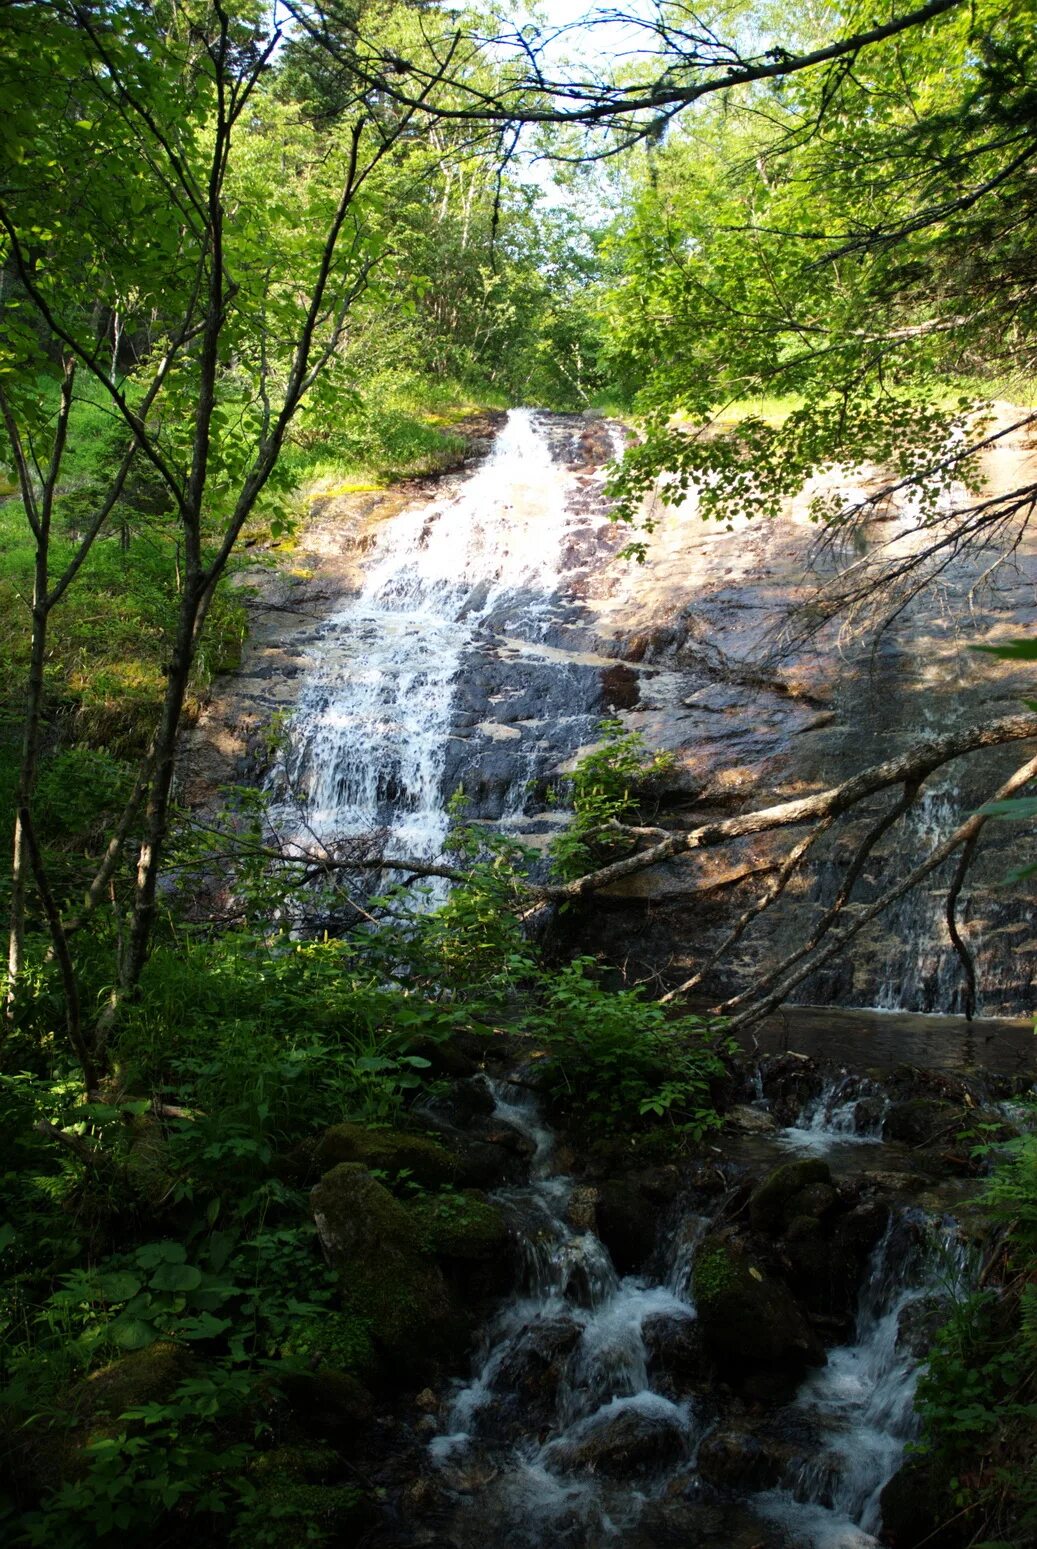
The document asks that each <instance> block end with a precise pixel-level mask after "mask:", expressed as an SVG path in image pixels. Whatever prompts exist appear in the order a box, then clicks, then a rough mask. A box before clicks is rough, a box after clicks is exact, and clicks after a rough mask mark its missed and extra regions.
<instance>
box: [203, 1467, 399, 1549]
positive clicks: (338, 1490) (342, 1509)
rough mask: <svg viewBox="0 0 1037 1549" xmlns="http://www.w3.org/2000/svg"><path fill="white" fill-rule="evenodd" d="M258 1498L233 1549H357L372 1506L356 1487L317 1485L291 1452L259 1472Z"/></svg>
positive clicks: (240, 1521)
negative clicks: (298, 1546)
mask: <svg viewBox="0 0 1037 1549" xmlns="http://www.w3.org/2000/svg"><path fill="white" fill-rule="evenodd" d="M257 1474H258V1477H257V1478H256V1481H255V1482H256V1484H257V1489H256V1494H255V1496H254V1497H253V1499H252V1500H251V1501H250V1502H249V1503H248V1505H247V1506H246V1507H245V1508H244V1510H242V1511H241V1512H239V1514H238V1518H237V1521H236V1522H235V1524H234V1528H233V1531H232V1533H231V1536H230V1540H229V1542H230V1544H231V1545H232V1546H233V1549H284V1545H286V1544H291V1543H305V1544H312V1545H318V1546H320V1545H324V1546H328V1549H354V1546H355V1544H356V1542H357V1537H358V1534H359V1532H360V1531H361V1530H362V1529H363V1528H364V1527H365V1526H366V1525H367V1524H368V1523H369V1521H370V1517H371V1506H370V1503H369V1502H368V1500H367V1498H366V1497H365V1495H364V1492H363V1491H362V1490H360V1489H358V1488H357V1486H356V1485H353V1484H327V1483H323V1482H317V1483H314V1482H313V1481H312V1480H311V1479H309V1478H307V1477H306V1472H305V1465H301V1466H300V1463H299V1462H298V1460H297V1459H295V1458H293V1457H292V1456H291V1454H290V1453H289V1452H288V1450H287V1449H279V1451H278V1453H276V1454H273V1455H272V1463H271V1464H269V1465H267V1466H265V1467H263V1468H260V1469H259V1470H258V1471H257Z"/></svg>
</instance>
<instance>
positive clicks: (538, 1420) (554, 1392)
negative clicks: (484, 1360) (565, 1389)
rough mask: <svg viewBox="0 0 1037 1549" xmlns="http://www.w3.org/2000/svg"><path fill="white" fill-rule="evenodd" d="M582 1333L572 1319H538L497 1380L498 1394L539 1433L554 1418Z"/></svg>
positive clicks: (500, 1369) (499, 1370) (508, 1357)
mask: <svg viewBox="0 0 1037 1549" xmlns="http://www.w3.org/2000/svg"><path fill="white" fill-rule="evenodd" d="M581 1332H582V1330H581V1328H580V1325H579V1324H578V1323H576V1322H574V1321H573V1320H572V1319H571V1318H564V1317H558V1318H551V1317H544V1318H537V1319H536V1320H535V1321H534V1322H532V1323H530V1325H529V1326H528V1328H526V1329H524V1330H523V1331H522V1334H521V1335H520V1336H519V1338H518V1339H517V1340H516V1342H515V1344H514V1345H513V1346H512V1348H511V1349H510V1350H509V1351H508V1354H507V1355H506V1356H505V1358H504V1360H503V1361H502V1362H501V1364H500V1366H499V1367H498V1368H497V1371H496V1373H495V1375H494V1378H493V1389H494V1392H495V1393H498V1394H500V1395H502V1397H504V1398H505V1400H506V1401H507V1400H510V1401H511V1402H512V1403H513V1404H514V1405H515V1406H516V1407H517V1408H518V1409H520V1410H521V1412H522V1415H523V1417H524V1420H525V1422H526V1423H527V1424H530V1425H532V1426H534V1427H536V1428H538V1429H540V1428H543V1427H544V1426H546V1425H547V1424H548V1423H549V1422H550V1421H551V1419H552V1418H553V1416H554V1412H555V1403H556V1400H557V1397H558V1389H559V1387H560V1386H561V1383H562V1379H563V1378H564V1376H565V1372H566V1367H567V1365H568V1362H569V1357H570V1355H571V1354H572V1352H573V1350H574V1349H575V1348H576V1346H577V1345H578V1344H579V1342H580V1334H581Z"/></svg>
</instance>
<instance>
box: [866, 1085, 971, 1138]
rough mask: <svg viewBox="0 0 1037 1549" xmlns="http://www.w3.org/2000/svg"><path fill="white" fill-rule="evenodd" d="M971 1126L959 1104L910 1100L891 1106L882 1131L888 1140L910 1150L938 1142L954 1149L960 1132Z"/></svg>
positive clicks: (933, 1098)
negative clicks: (952, 1143)
mask: <svg viewBox="0 0 1037 1549" xmlns="http://www.w3.org/2000/svg"><path fill="white" fill-rule="evenodd" d="M968 1122H969V1113H968V1110H967V1109H965V1108H962V1107H960V1106H959V1105H958V1104H957V1103H949V1102H945V1101H943V1100H942V1099H941V1098H937V1097H909V1098H906V1099H905V1100H904V1101H902V1102H897V1103H891V1104H890V1106H889V1108H888V1109H887V1111H886V1117H885V1120H884V1122H883V1126H882V1129H883V1134H884V1135H885V1137H886V1139H887V1140H899V1141H901V1142H902V1144H904V1145H908V1146H929V1145H932V1144H933V1143H934V1142H935V1141H937V1140H943V1141H946V1143H947V1144H948V1145H950V1144H951V1142H952V1141H953V1139H954V1135H955V1132H956V1130H958V1129H959V1128H960V1129H964V1128H965V1127H966V1125H967V1124H968Z"/></svg>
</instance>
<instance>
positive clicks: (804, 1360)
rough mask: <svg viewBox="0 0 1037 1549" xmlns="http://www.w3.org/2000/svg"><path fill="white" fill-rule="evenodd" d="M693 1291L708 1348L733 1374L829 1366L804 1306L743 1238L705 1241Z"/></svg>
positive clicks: (725, 1236)
mask: <svg viewBox="0 0 1037 1549" xmlns="http://www.w3.org/2000/svg"><path fill="white" fill-rule="evenodd" d="M692 1291H693V1294H694V1297H695V1304H696V1306H697V1308H698V1315H699V1323H700V1325H701V1328H702V1334H703V1338H704V1340H705V1342H706V1346H707V1349H708V1351H709V1353H710V1355H712V1356H713V1357H714V1358H715V1359H716V1361H717V1362H718V1364H719V1365H720V1366H721V1367H723V1368H724V1369H725V1370H727V1371H728V1372H730V1373H734V1374H738V1373H740V1372H743V1371H745V1370H748V1369H749V1368H751V1367H753V1366H755V1365H763V1366H774V1367H782V1368H787V1369H789V1370H801V1369H802V1368H803V1367H805V1366H823V1365H824V1362H825V1353H824V1348H823V1346H822V1345H821V1342H820V1340H819V1339H818V1337H817V1335H816V1334H815V1333H814V1330H813V1329H812V1328H811V1326H810V1324H809V1323H808V1322H807V1319H806V1317H805V1315H804V1314H803V1312H802V1310H801V1309H800V1307H799V1304H798V1303H797V1302H796V1300H795V1299H794V1297H793V1296H792V1294H791V1292H790V1291H789V1290H788V1288H787V1286H785V1285H784V1284H783V1283H782V1282H781V1281H780V1280H776V1279H775V1278H774V1277H773V1276H772V1275H771V1274H769V1273H768V1272H767V1270H766V1268H765V1267H764V1266H763V1265H761V1264H760V1263H759V1262H757V1259H756V1256H755V1255H754V1254H753V1252H752V1250H751V1249H750V1247H749V1246H748V1244H746V1243H745V1242H744V1241H743V1240H742V1239H741V1238H738V1237H734V1236H730V1235H728V1234H725V1233H722V1232H718V1233H714V1234H712V1235H711V1236H709V1237H707V1238H706V1239H705V1241H704V1242H703V1244H702V1246H701V1247H700V1248H699V1251H698V1253H697V1254H696V1256H695V1264H694V1268H693V1270H692Z"/></svg>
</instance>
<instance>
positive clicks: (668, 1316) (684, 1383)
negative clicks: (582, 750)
mask: <svg viewBox="0 0 1037 1549" xmlns="http://www.w3.org/2000/svg"><path fill="white" fill-rule="evenodd" d="M641 1337H642V1339H643V1340H644V1344H645V1354H646V1358H647V1363H648V1372H649V1375H650V1377H651V1379H652V1386H653V1387H654V1388H655V1389H656V1390H657V1391H658V1392H661V1393H663V1394H664V1395H665V1396H666V1397H667V1398H675V1399H680V1398H685V1397H687V1395H688V1394H689V1393H697V1392H701V1391H703V1390H704V1389H705V1388H707V1387H708V1385H709V1380H710V1377H711V1375H712V1367H711V1362H710V1359H709V1355H708V1352H707V1350H706V1347H705V1341H704V1339H703V1335H702V1329H701V1327H700V1325H699V1322H698V1320H697V1319H696V1318H693V1317H690V1316H681V1314H680V1313H676V1312H656V1313H652V1314H651V1316H650V1317H647V1318H645V1320H644V1322H643V1323H642V1325H641Z"/></svg>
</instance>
